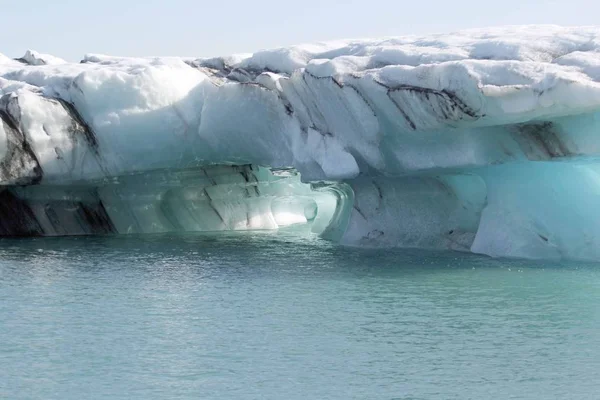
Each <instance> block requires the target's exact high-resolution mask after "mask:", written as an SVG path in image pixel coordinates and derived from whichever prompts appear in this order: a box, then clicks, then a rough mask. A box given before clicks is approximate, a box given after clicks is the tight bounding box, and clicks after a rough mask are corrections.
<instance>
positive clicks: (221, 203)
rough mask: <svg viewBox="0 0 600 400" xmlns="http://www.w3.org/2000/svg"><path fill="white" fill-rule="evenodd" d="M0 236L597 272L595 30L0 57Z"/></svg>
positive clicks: (599, 35)
mask: <svg viewBox="0 0 600 400" xmlns="http://www.w3.org/2000/svg"><path fill="white" fill-rule="evenodd" d="M0 119H1V120H2V122H1V123H0V160H1V161H0V185H1V186H2V187H1V189H0V236H40V235H41V236H46V235H48V236H52V235H86V234H116V233H118V234H127V233H158V232H175V231H182V232H212V231H229V230H254V229H269V230H273V229H280V228H281V227H284V226H286V227H287V226H294V227H295V228H296V229H298V231H299V232H309V233H310V234H311V235H320V236H321V237H323V238H325V239H328V240H332V241H335V242H338V243H341V244H344V245H353V246H381V247H388V246H399V247H415V248H425V249H442V250H443V249H452V250H458V251H465V252H473V253H480V254H487V255H490V256H496V257H524V258H541V259H557V258H558V259H560V258H565V259H582V260H600V211H598V210H597V204H600V160H599V159H598V156H599V155H600V136H599V133H598V132H600V28H599V27H574V28H573V27H572V28H566V27H559V26H522V27H507V28H493V29H481V30H467V31H460V32H456V33H452V34H439V35H428V36H407V37H392V38H383V39H373V40H347V41H334V42H326V43H317V44H309V45H299V46H293V47H289V48H280V49H273V50H264V51H259V52H256V53H253V54H239V55H233V56H228V57H216V58H198V59H194V58H176V57H163V58H160V57H158V58H127V57H114V56H105V55H98V54H88V55H86V56H85V57H84V58H83V60H81V62H79V63H69V62H67V61H65V60H62V59H60V58H58V57H54V56H51V55H47V54H41V53H37V52H35V51H27V53H26V54H25V56H23V57H21V58H18V59H11V58H9V57H7V56H4V55H2V54H0Z"/></svg>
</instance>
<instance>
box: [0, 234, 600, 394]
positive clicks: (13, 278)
mask: <svg viewBox="0 0 600 400" xmlns="http://www.w3.org/2000/svg"><path fill="white" fill-rule="evenodd" d="M599 397H600V264H597V265H594V264H581V263H540V262H535V263H534V262H528V261H508V260H494V259H490V258H487V257H479V256H473V255H465V254H461V253H428V252H422V251H421V252H419V251H409V250H365V249H352V248H344V247H340V246H336V245H332V244H330V243H328V242H324V241H321V240H318V239H307V238H302V239H294V237H293V236H290V235H286V234H279V235H274V234H267V233H262V234H259V233H248V234H237V235H220V236H212V237H211V236H197V235H172V236H146V237H103V238H48V239H26V240H25V239H3V240H0V398H1V399H61V400H65V399H597V398H599Z"/></svg>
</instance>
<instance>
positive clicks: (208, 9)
mask: <svg viewBox="0 0 600 400" xmlns="http://www.w3.org/2000/svg"><path fill="white" fill-rule="evenodd" d="M0 3H2V5H1V7H0V10H1V11H0V12H1V17H2V18H1V25H2V32H3V34H2V38H1V39H0V53H3V54H5V55H7V56H11V57H20V56H22V55H23V54H24V53H25V50H26V49H33V50H37V51H40V52H43V53H51V54H54V55H56V56H59V57H63V58H66V59H69V60H72V61H77V60H79V59H81V57H82V56H83V55H84V54H85V53H104V54H112V55H131V56H153V55H164V56H169V55H178V56H216V55H226V54H231V53H236V52H252V51H255V50H258V49H263V48H270V47H277V46H285V45H291V44H298V43H306V42H314V41H322V40H329V39H341V38H362V37H377V36H393V35H402V34H410V33H417V34H421V33H435V32H448V31H453V30H458V29H463V28H476V27H485V26H497V25H514V24H528V23H537V24H539V23H548V24H561V25H592V24H598V15H599V13H600V5H599V3H600V2H597V1H594V0H568V1H567V0H561V1H556V0H529V1H528V0H502V1H495V2H489V1H476V0H431V1H423V0H412V1H402V0H400V1H399V0H361V1H357V0H346V1H341V0H330V1H327V0H321V1H319V0H302V1H287V2H286V1H282V0H277V1H276V0H264V1H247V0H246V1H241V0H230V1H226V0H225V1H224V0H212V1H192V0H168V1H165V0H144V1H141V0H140V1H133V0H98V1H87V0H56V1H48V0H0Z"/></svg>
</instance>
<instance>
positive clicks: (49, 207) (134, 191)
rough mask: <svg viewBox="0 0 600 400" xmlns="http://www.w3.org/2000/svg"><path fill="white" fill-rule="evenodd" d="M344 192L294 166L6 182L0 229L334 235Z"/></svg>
mask: <svg viewBox="0 0 600 400" xmlns="http://www.w3.org/2000/svg"><path fill="white" fill-rule="evenodd" d="M351 209H352V191H351V189H350V188H349V187H348V186H347V185H344V184H339V183H320V184H307V183H303V182H302V181H301V178H300V174H299V173H298V172H297V171H295V170H294V169H277V170H273V171H272V170H271V169H269V168H267V167H261V166H256V165H249V164H248V165H214V166H208V167H196V168H189V169H181V170H158V171H152V172H145V173H139V174H130V175H122V176H118V177H112V178H103V179H100V180H97V181H85V182H80V183H79V182H71V183H69V184H48V185H29V186H16V185H15V186H9V187H5V188H4V189H3V190H2V192H0V235H2V236H65V235H92V234H116V233H118V234H140V233H166V232H222V231H249V230H277V229H279V228H283V227H292V226H293V227H294V228H293V229H292V230H291V231H293V232H294V234H298V235H320V236H323V237H326V238H328V239H331V240H335V239H337V238H339V236H340V235H341V234H342V233H343V231H344V229H345V223H347V220H348V218H349V215H350V210H351Z"/></svg>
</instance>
